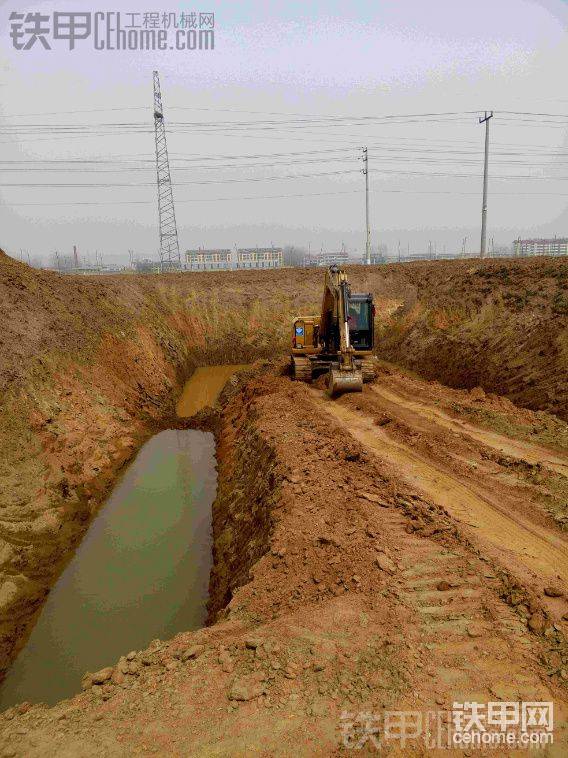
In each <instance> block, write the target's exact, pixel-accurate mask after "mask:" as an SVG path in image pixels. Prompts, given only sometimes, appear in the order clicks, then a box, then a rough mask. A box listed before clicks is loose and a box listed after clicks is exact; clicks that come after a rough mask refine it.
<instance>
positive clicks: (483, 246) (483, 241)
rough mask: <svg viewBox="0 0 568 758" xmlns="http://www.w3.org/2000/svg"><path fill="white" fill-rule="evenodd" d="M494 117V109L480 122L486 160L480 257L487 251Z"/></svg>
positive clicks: (484, 165)
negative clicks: (482, 130) (490, 122)
mask: <svg viewBox="0 0 568 758" xmlns="http://www.w3.org/2000/svg"><path fill="white" fill-rule="evenodd" d="M492 118H493V111H491V113H487V111H485V116H484V117H483V118H480V119H479V123H480V124H485V162H484V164H483V204H482V206H481V250H480V253H479V256H480V258H485V253H486V252H487V249H486V248H487V181H488V169H489V120H490V119H492Z"/></svg>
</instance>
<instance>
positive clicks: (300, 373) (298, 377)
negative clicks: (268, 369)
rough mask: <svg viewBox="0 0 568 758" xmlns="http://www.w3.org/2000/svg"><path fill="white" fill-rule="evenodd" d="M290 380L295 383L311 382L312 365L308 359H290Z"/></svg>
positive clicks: (295, 357) (297, 357)
mask: <svg viewBox="0 0 568 758" xmlns="http://www.w3.org/2000/svg"><path fill="white" fill-rule="evenodd" d="M292 378H293V379H294V380H295V381H297V382H307V383H308V384H311V381H312V364H311V361H310V359H309V358H302V357H301V356H297V355H295V356H294V357H293V358H292Z"/></svg>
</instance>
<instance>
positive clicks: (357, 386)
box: [327, 369, 363, 397]
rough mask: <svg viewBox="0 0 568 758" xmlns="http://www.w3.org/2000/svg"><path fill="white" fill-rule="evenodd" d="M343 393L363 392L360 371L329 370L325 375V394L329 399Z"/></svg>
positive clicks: (361, 373)
mask: <svg viewBox="0 0 568 758" xmlns="http://www.w3.org/2000/svg"><path fill="white" fill-rule="evenodd" d="M344 392H363V372H362V371H360V370H357V369H353V370H351V371H346V370H343V371H342V370H341V369H330V371H329V373H328V375H327V394H328V395H329V396H330V397H337V395H342V394H343V393H344Z"/></svg>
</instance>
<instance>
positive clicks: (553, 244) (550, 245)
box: [513, 237, 568, 256]
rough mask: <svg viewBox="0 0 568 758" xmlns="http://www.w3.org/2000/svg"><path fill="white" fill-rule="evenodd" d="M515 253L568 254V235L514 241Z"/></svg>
mask: <svg viewBox="0 0 568 758" xmlns="http://www.w3.org/2000/svg"><path fill="white" fill-rule="evenodd" d="M513 253H514V254H515V255H521V256H522V255H568V237H554V238H553V239H527V240H522V239H521V238H520V237H519V239H516V240H515V241H514V242H513Z"/></svg>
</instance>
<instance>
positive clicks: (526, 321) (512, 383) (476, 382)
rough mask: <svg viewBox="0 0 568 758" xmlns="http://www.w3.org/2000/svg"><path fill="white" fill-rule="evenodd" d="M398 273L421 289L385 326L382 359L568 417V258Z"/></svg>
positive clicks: (452, 265)
mask: <svg viewBox="0 0 568 758" xmlns="http://www.w3.org/2000/svg"><path fill="white" fill-rule="evenodd" d="M401 269H402V270H401ZM396 277H397V284H399V283H400V280H401V279H403V280H404V281H405V282H406V283H407V285H409V286H411V287H413V288H414V293H415V294H414V297H412V298H407V299H406V300H405V302H404V303H403V304H402V305H401V306H400V308H399V309H398V310H397V311H396V312H395V313H394V314H393V315H392V317H391V318H390V319H388V320H387V321H386V322H385V324H384V326H383V328H382V330H381V339H380V344H381V347H380V353H381V354H382V355H383V356H384V357H385V358H388V359H390V360H393V361H395V362H398V363H400V364H402V365H404V366H407V367H408V368H410V369H412V370H414V371H416V372H418V373H419V374H421V375H422V376H425V377H427V378H431V379H439V380H440V381H441V382H444V383H445V384H449V385H451V386H453V387H467V388H473V387H476V386H480V387H483V388H484V389H485V390H486V391H488V392H494V393H496V394H499V395H505V396H507V397H509V398H510V399H511V400H513V402H515V403H517V404H519V405H523V406H525V407H528V408H533V409H543V410H548V411H550V412H552V413H556V414H558V415H559V416H560V417H561V418H564V419H566V418H568V380H567V378H566V377H567V367H568V318H567V317H568V260H567V259H565V258H549V259H542V258H541V259H522V260H518V261H505V262H504V261H483V262H482V261H467V262H466V261H452V262H445V263H443V262H440V263H437V264H411V265H409V266H404V267H400V268H399V270H398V271H397V274H396Z"/></svg>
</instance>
